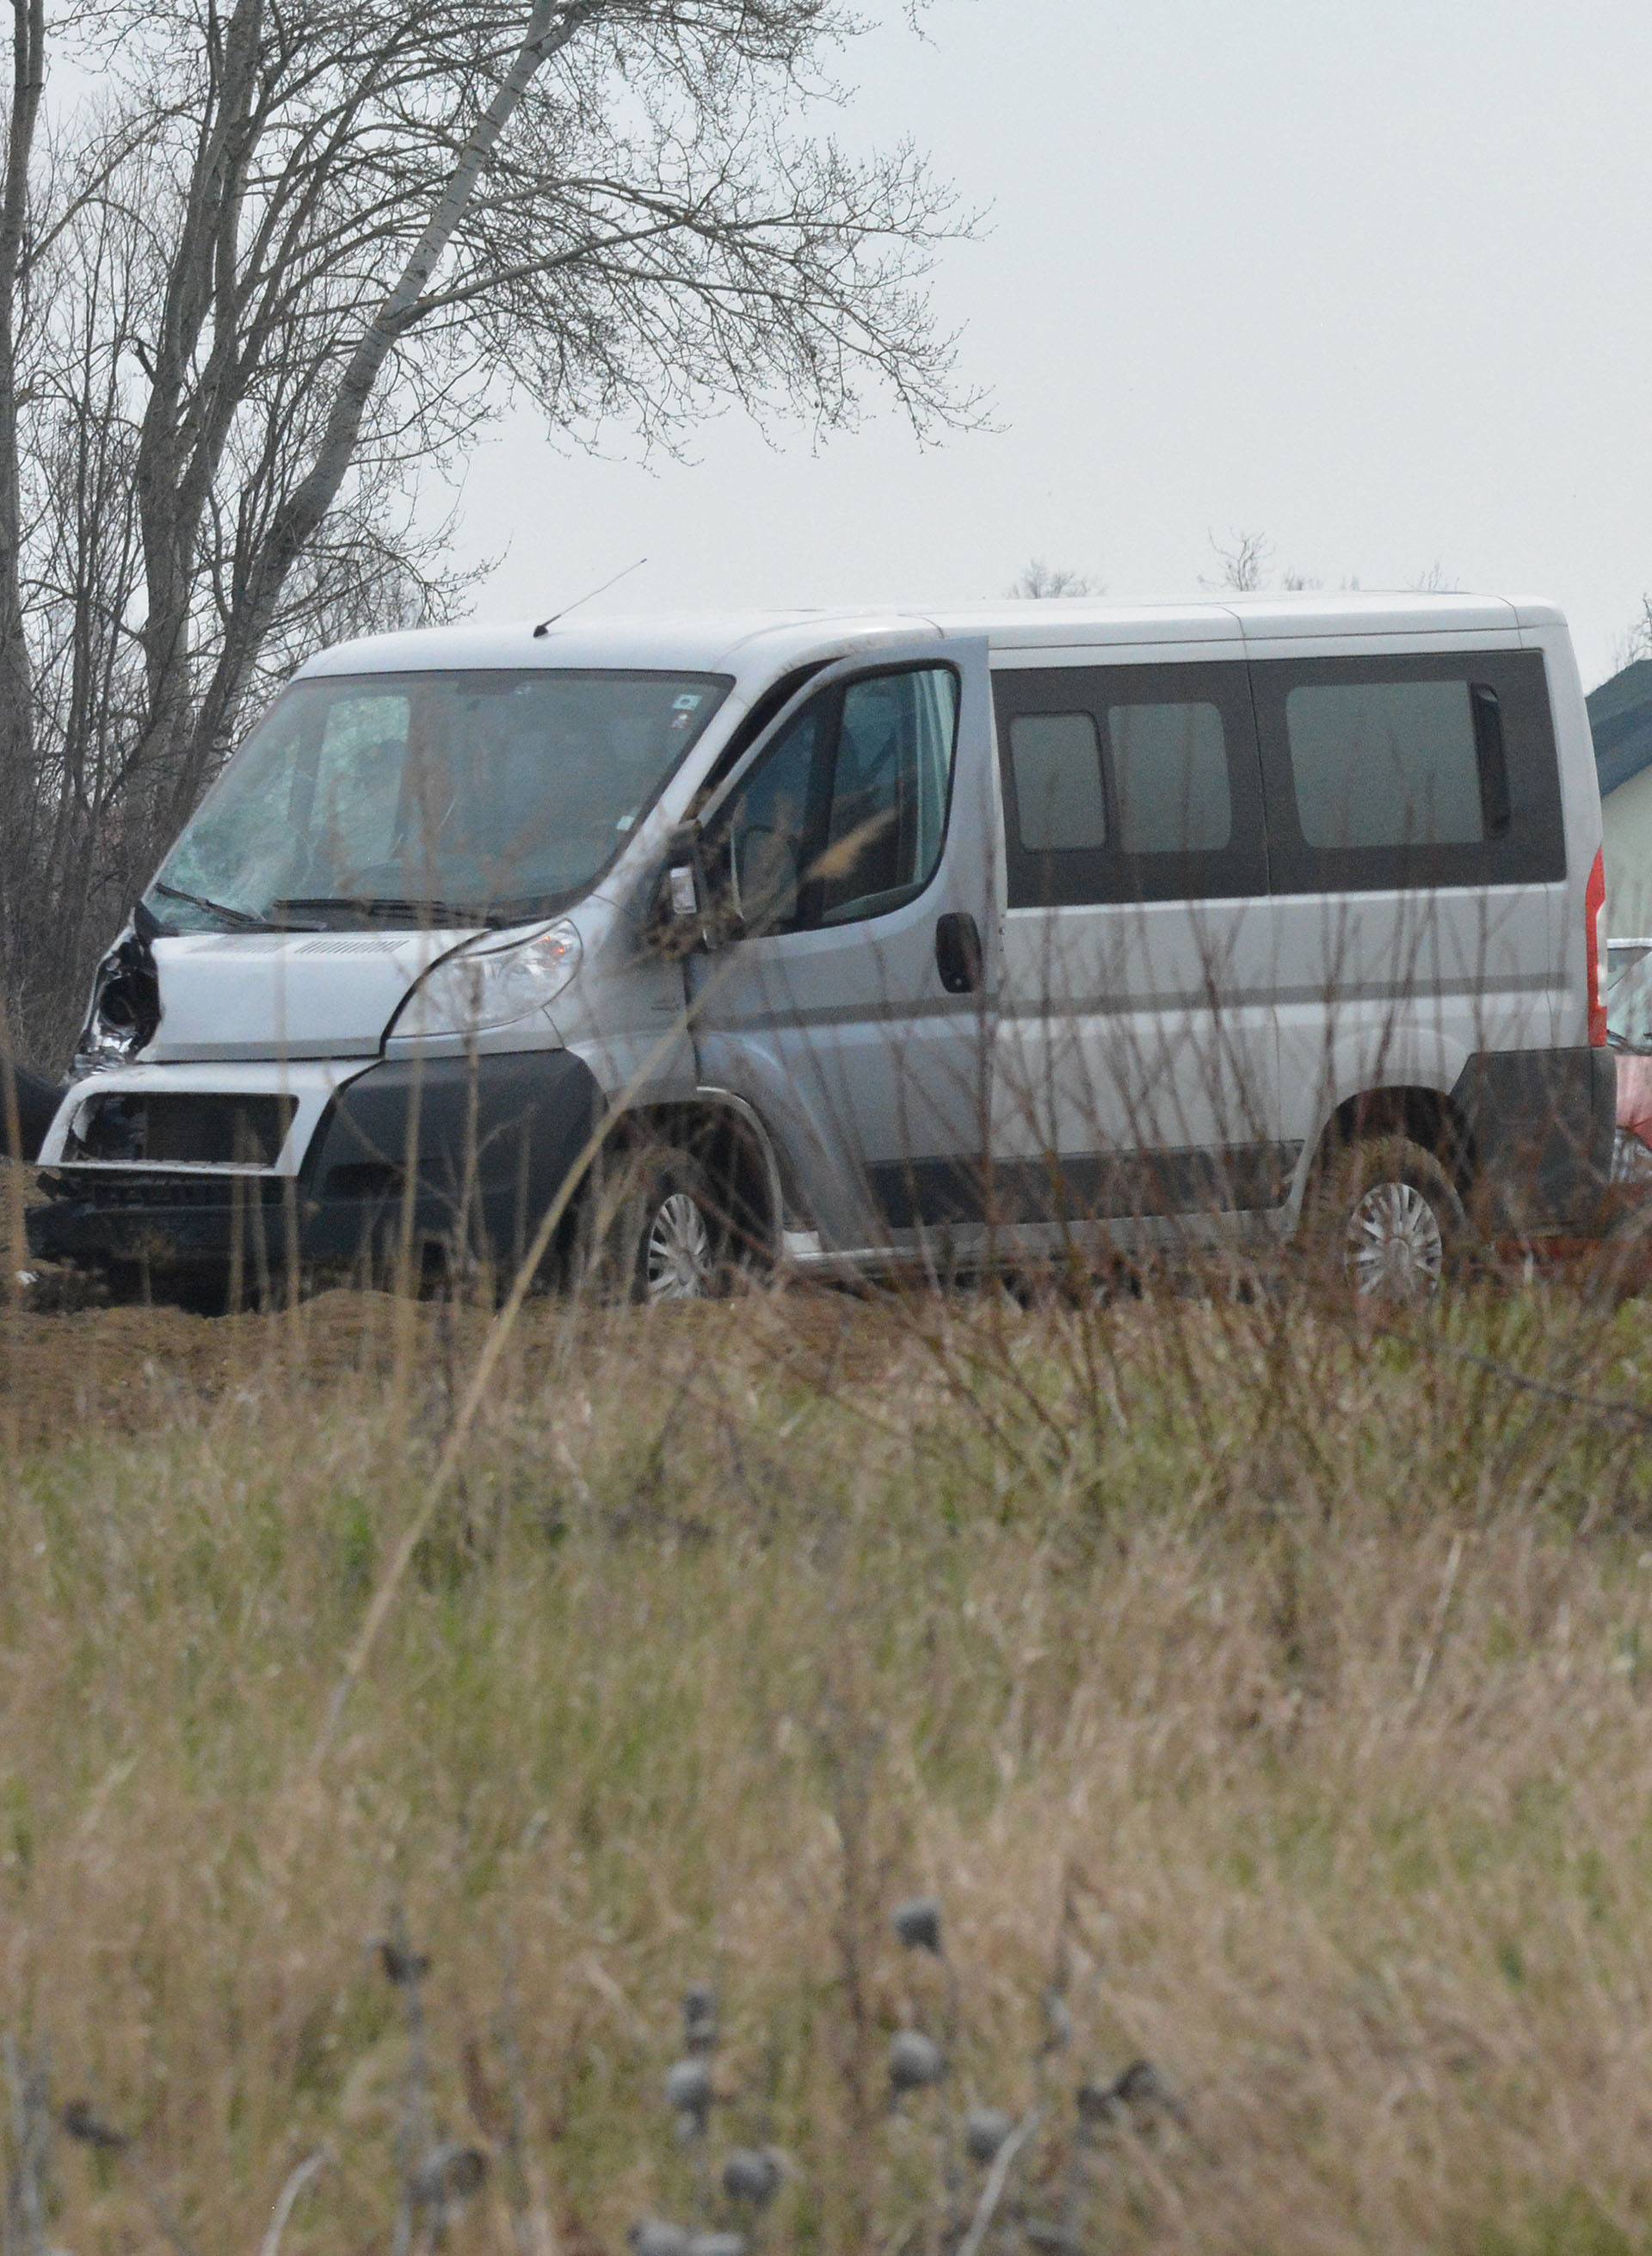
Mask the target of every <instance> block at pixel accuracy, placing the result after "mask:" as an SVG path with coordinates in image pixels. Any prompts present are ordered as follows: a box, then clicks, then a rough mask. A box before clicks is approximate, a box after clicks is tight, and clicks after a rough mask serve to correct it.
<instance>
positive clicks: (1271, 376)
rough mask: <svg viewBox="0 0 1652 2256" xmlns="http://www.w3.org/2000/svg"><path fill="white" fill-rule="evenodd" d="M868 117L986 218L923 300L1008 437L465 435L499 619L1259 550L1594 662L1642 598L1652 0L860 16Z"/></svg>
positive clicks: (1159, 567)
mask: <svg viewBox="0 0 1652 2256" xmlns="http://www.w3.org/2000/svg"><path fill="white" fill-rule="evenodd" d="M876 12H878V13H879V15H880V17H881V18H883V19H884V20H883V22H882V25H881V27H880V28H879V30H878V31H877V32H874V33H873V34H872V36H870V37H869V38H867V39H865V40H864V41H862V42H860V43H859V44H858V46H856V47H855V48H854V49H852V50H851V53H850V56H849V57H848V59H847V69H848V71H849V72H850V73H851V74H852V75H853V78H854V80H855V82H856V84H857V85H858V88H859V89H860V92H859V95H858V99H857V101H856V102H855V104H854V107H853V109H852V111H851V118H850V120H849V122H848V129H847V130H849V132H850V133H851V135H852V136H853V137H856V138H859V139H866V140H870V139H873V138H877V139H881V140H884V141H887V140H890V139H893V137H896V136H898V135H899V134H900V133H901V132H902V131H904V130H911V131H912V133H913V134H914V136H915V137H917V139H918V140H919V141H920V142H921V144H922V145H925V146H927V148H928V150H929V152H931V154H932V156H933V158H934V159H935V163H936V165H937V166H938V168H939V169H940V170H941V171H942V172H943V173H946V174H947V175H948V176H950V178H951V179H952V180H954V181H955V182H956V183H957V187H959V189H960V190H961V192H962V194H963V195H964V198H965V199H966V201H971V202H977V203H983V204H987V203H990V204H991V205H992V218H991V221H990V223H989V228H988V230H987V231H986V233H985V236H983V238H982V239H981V240H979V241H978V242H976V243H965V244H960V245H958V246H957V247H956V248H954V249H952V250H949V251H948V252H947V253H946V254H945V256H944V257H943V261H942V270H941V273H940V276H939V280H938V287H937V302H938V305H939V307H940V310H941V313H942V317H943V319H944V320H946V321H948V322H949V323H950V322H955V321H956V322H957V324H959V325H960V326H961V327H962V328H963V329H964V342H963V370H964V374H965V376H966V377H968V378H969V379H970V380H971V381H972V382H975V383H978V384H981V385H983V386H985V388H986V389H987V390H988V391H990V393H991V395H992V402H993V412H994V420H995V423H996V428H995V429H993V430H992V431H988V432H979V433H972V434H967V435H965V436H962V437H957V438H952V439H946V440H942V441H940V442H938V443H936V444H935V445H933V446H931V447H930V448H919V447H918V446H917V445H916V444H915V443H914V441H913V439H912V438H911V436H910V434H908V433H907V431H906V430H905V429H904V427H902V426H901V425H900V423H899V422H898V421H897V420H896V419H894V418H893V416H892V415H891V414H889V413H887V412H879V413H878V414H876V415H875V416H873V417H872V418H871V419H869V420H868V422H867V424H866V426H865V427H864V428H863V429H862V430H860V431H859V432H858V433H856V434H853V435H850V436H845V437H843V438H840V439H836V440H833V441H829V442H828V443H826V444H825V445H823V446H822V447H821V448H819V449H818V450H815V449H813V448H811V446H810V444H809V442H808V439H807V437H805V436H801V435H799V434H795V433H780V434H776V436H775V437H773V438H772V439H768V440H766V439H765V438H764V437H763V436H762V435H761V434H759V433H758V432H756V431H755V430H754V429H753V428H752V427H751V425H750V424H749V423H747V422H745V420H744V419H741V418H738V417H735V416H728V417H725V418H724V419H722V420H720V421H719V422H717V423H715V424H712V425H710V426H708V427H706V429H705V430H704V432H703V434H702V437H701V439H700V441H699V442H698V444H697V445H696V448H695V459H694V460H693V462H691V463H688V464H675V463H672V462H655V463H654V464H653V465H652V466H651V467H646V466H644V465H642V464H641V463H640V462H638V461H637V460H636V459H635V456H634V455H632V457H631V459H626V452H625V447H624V442H623V440H622V439H621V437H620V435H619V434H614V435H613V437H612V438H611V441H609V452H608V455H607V458H606V459H597V458H596V457H595V456H593V455H573V456H569V455H567V454H562V453H559V452H557V451H556V450H554V448H552V447H550V446H549V445H548V444H547V442H546V441H545V438H544V436H543V434H542V431H541V430H540V427H538V425H537V424H536V423H535V421H534V420H533V419H532V418H529V417H523V416H519V417H512V418H511V419H508V420H507V421H506V422H505V425H504V426H503V427H501V429H500V431H499V433H498V436H497V437H496V438H495V439H494V440H493V441H491V443H490V444H489V445H488V446H487V447H486V448H484V449H483V451H482V452H481V453H480V454H479V455H477V458H476V461H475V462H474V464H473V466H472V468H471V469H470V472H469V476H468V478H467V481H466V483H465V485H464V488H463V490H462V497H461V516H460V546H461V550H462V553H463V554H464V555H465V556H466V557H467V558H471V559H475V558H479V557H482V556H491V555H497V554H498V553H500V552H505V553H504V559H503V561H501V562H500V563H499V564H498V567H497V568H496V569H495V570H494V571H493V572H492V574H491V577H490V578H489V580H488V581H487V582H486V584H485V585H484V587H483V588H481V589H479V590H478V591H477V596H476V599H475V608H476V610H477V613H478V615H479V616H482V617H488V618H510V617H519V616H521V615H522V614H524V613H526V612H535V611H540V610H551V609H553V608H554V606H555V605H556V604H557V603H560V602H562V601H565V600H567V599H568V597H570V596H574V595H577V594H579V593H580V592H581V591H582V589H583V588H585V587H588V586H589V585H590V584H592V583H593V582H596V581H597V580H600V579H602V578H604V577H605V576H606V575H607V574H608V573H610V572H611V571H614V570H617V569H618V568H619V567H621V566H622V565H625V564H626V563H629V562H630V561H631V560H632V558H634V557H636V556H639V555H641V554H644V553H646V555H647V556H648V558H649V563H648V565H647V567H646V570H644V571H641V572H639V573H638V574H636V575H634V576H633V577H632V579H631V580H630V581H629V582H627V583H626V584H625V586H624V587H623V588H621V589H617V590H616V591H615V592H614V594H613V595H612V596H609V597H606V598H604V599H602V608H604V609H610V610H618V609H624V610H653V609H656V608H664V607H667V606H674V605H679V604H682V603H692V604H695V605H698V604H707V603H713V604H715V603H741V604H745V603H844V602H848V603H855V602H860V601H865V600H872V601H884V600H917V601H929V602H947V601H959V602H961V601H973V600H975V599H978V598H982V597H988V598H990V597H992V596H998V595H1001V594H1002V593H1003V592H1004V591H1005V590H1006V588H1007V586H1008V584H1009V582H1010V581H1011V580H1012V579H1013V577H1014V575H1015V574H1016V573H1017V571H1018V570H1019V569H1020V567H1021V566H1022V565H1023V564H1025V563H1026V561H1027V559H1028V558H1029V557H1031V556H1033V555H1034V554H1037V555H1041V556H1043V557H1045V558H1046V559H1048V560H1050V561H1051V562H1054V563H1058V564H1066V565H1070V566H1073V567H1076V568H1082V569H1084V570H1085V571H1088V572H1090V573H1091V574H1092V575H1094V576H1095V577H1096V578H1097V579H1098V581H1100V582H1103V583H1105V587H1106V589H1107V591H1108V593H1109V594H1110V595H1112V596H1116V597H1118V598H1119V599H1120V600H1126V601H1133V600H1151V599H1155V598H1160V597H1164V596H1175V595H1177V594H1182V593H1185V592H1187V591H1189V590H1191V589H1197V583H1198V582H1199V579H1200V577H1201V575H1211V574H1213V573H1215V571H1216V570H1217V569H1218V567H1217V565H1216V563H1215V560H1214V559H1213V557H1212V555H1211V547H1210V541H1211V535H1212V534H1214V535H1215V536H1216V538H1217V539H1218V540H1220V541H1223V542H1225V541H1226V540H1227V539H1228V538H1229V537H1230V536H1231V535H1232V534H1233V533H1236V532H1260V533H1262V534H1263V535H1265V536H1266V537H1267V539H1268V541H1269V542H1270V543H1271V544H1272V548H1273V559H1274V567H1275V568H1276V569H1277V570H1283V569H1285V568H1295V569H1297V570H1299V571H1303V572H1305V573H1308V574H1310V575H1313V576H1315V577H1317V578H1318V579H1320V580H1322V581H1324V582H1325V584H1327V585H1328V586H1331V587H1335V586H1337V585H1338V584H1339V583H1340V582H1342V581H1344V580H1345V579H1348V578H1352V577H1357V578H1358V579H1359V581H1360V582H1361V584H1362V585H1364V586H1366V587H1394V586H1404V585H1408V584H1409V583H1411V582H1414V581H1415V580H1416V579H1418V578H1419V577H1420V576H1421V575H1423V574H1425V573H1427V572H1428V571H1429V570H1430V568H1432V567H1433V566H1435V565H1436V564H1437V565H1438V566H1439V567H1440V568H1441V570H1442V572H1443V573H1444V576H1445V578H1446V579H1447V580H1448V581H1450V582H1454V583H1457V584H1460V585H1462V586H1464V587H1467V588H1473V589H1487V590H1491V591H1493V592H1497V593H1527V594H1540V595H1546V596H1553V597H1555V598H1557V600H1558V601H1559V602H1561V603H1564V605H1565V607H1566V609H1567V610H1568V612H1569V613H1570V615H1571V620H1572V624H1573V629H1574V631H1575V633H1576V636H1577V639H1578V651H1579V656H1580V658H1581V660H1582V664H1583V668H1584V673H1585V680H1587V681H1588V682H1590V683H1592V682H1594V681H1596V680H1599V679H1600V678H1601V677H1602V676H1603V675H1604V674H1605V673H1607V672H1608V671H1610V669H1611V667H1612V666H1613V662H1614V659H1616V658H1617V656H1618V655H1619V654H1620V650H1621V645H1622V643H1623V638H1624V637H1625V635H1626V633H1627V631H1628V630H1629V628H1630V627H1631V625H1632V624H1634V621H1635V620H1636V618H1637V617H1639V614H1640V610H1641V597H1642V596H1643V594H1645V593H1646V592H1648V590H1652V449H1649V448H1648V444H1647V431H1648V399H1649V397H1652V290H1648V287H1647V286H1646V284H1645V280H1644V275H1643V269H1644V265H1645V264H1646V262H1647V260H1648V258H1649V257H1652V137H1649V136H1648V128H1647V123H1646V121H1647V115H1648V95H1649V94H1652V8H1649V7H1648V5H1647V0H1016V4H1015V5H1014V6H1013V7H1006V6H1004V5H1002V4H988V0H935V4H934V6H933V8H932V9H931V11H930V13H929V15H928V18H927V19H926V20H927V25H928V41H927V43H926V42H923V41H920V40H919V39H916V38H915V37H914V35H913V34H912V33H911V32H910V31H908V30H907V29H906V28H905V26H904V23H903V20H902V18H903V11H902V10H901V9H900V7H899V6H896V5H891V4H885V0H877V5H876Z"/></svg>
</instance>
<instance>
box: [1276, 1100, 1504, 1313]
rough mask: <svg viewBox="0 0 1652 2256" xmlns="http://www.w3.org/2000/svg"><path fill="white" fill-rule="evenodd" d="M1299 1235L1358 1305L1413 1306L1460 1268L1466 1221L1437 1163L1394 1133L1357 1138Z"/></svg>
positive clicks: (1329, 1173) (1313, 1198) (1320, 1189)
mask: <svg viewBox="0 0 1652 2256" xmlns="http://www.w3.org/2000/svg"><path fill="white" fill-rule="evenodd" d="M1304 1233H1305V1235H1306V1237H1307V1240H1308V1243H1309V1245H1310V1249H1311V1251H1312V1253H1313V1256H1314V1258H1315V1261H1316V1265H1317V1266H1318V1267H1319V1268H1320V1269H1321V1270H1322V1272H1324V1273H1325V1274H1326V1275H1327V1276H1329V1277H1330V1278H1331V1279H1332V1280H1334V1281H1335V1282H1336V1283H1337V1284H1338V1287H1341V1288H1343V1289H1345V1290H1352V1293H1353V1295H1354V1297H1355V1299H1356V1300H1359V1301H1412V1302H1415V1301H1427V1300H1432V1299H1433V1297H1434V1296H1435V1294H1437V1292H1438V1291H1439V1289H1440V1287H1441V1286H1442V1285H1443V1284H1444V1282H1445V1280H1447V1278H1449V1277H1450V1276H1451V1274H1452V1273H1453V1272H1454V1271H1455V1270H1456V1269H1457V1268H1458V1266H1460V1265H1461V1263H1462V1260H1463V1258H1464V1255H1465V1251H1466V1250H1467V1247H1468V1243H1469V1222H1468V1216H1467V1213H1466V1212H1465V1209H1464V1205H1463V1201H1462V1199H1461V1197H1460V1196H1459V1195H1458V1189H1457V1186H1456V1185H1455V1183H1453V1182H1452V1181H1451V1176H1450V1175H1449V1174H1447V1172H1446V1170H1445V1168H1444V1167H1443V1166H1442V1165H1441V1163H1440V1161H1439V1160H1438V1159H1437V1157H1436V1156H1435V1154H1434V1153H1432V1152H1430V1150H1429V1149H1428V1147H1427V1146H1426V1145H1423V1144H1419V1143H1417V1142H1415V1140H1414V1139H1412V1138H1411V1137H1409V1136H1405V1135H1401V1134H1399V1133H1397V1132H1396V1133H1391V1134H1387V1135H1376V1136H1364V1137H1361V1138H1360V1139H1359V1140H1358V1141H1357V1142H1355V1143H1353V1144H1350V1145H1348V1146H1346V1147H1345V1149H1344V1150H1343V1151H1342V1152H1340V1153H1338V1155H1337V1156H1336V1157H1335V1158H1334V1159H1333V1160H1331V1163H1330V1165H1329V1166H1328V1167H1326V1168H1325V1169H1324V1174H1322V1176H1321V1178H1320V1180H1319V1181H1318V1183H1317V1185H1316V1186H1315V1188H1313V1189H1312V1190H1311V1191H1310V1194H1309V1202H1308V1212H1307V1214H1306V1215H1305V1216H1304Z"/></svg>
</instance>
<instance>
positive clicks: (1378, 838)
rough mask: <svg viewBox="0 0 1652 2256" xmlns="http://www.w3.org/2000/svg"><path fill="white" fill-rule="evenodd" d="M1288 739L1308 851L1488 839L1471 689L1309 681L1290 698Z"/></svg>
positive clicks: (1444, 684)
mask: <svg viewBox="0 0 1652 2256" xmlns="http://www.w3.org/2000/svg"><path fill="white" fill-rule="evenodd" d="M1285 736H1286V740H1287V742H1288V744H1289V746H1290V772H1291V782H1292V786H1293V787H1294V789H1295V794H1296V815H1297V820H1298V821H1300V822H1301V824H1302V833H1303V839H1304V840H1305V841H1306V842H1307V843H1308V844H1309V845H1310V846H1423V845H1428V846H1472V845H1478V844H1479V842H1480V840H1481V839H1483V838H1484V837H1485V835H1486V823H1485V817H1484V815H1483V814H1482V812H1481V808H1480V776H1479V753H1478V750H1477V747H1476V744H1475V735H1474V708H1473V704H1472V701H1471V695H1470V689H1469V685H1468V683H1467V682H1465V681H1325V682H1312V683H1310V682H1304V683H1303V684H1302V685H1301V686H1300V687H1297V688H1295V689H1291V690H1288V691H1287V692H1286V694H1285Z"/></svg>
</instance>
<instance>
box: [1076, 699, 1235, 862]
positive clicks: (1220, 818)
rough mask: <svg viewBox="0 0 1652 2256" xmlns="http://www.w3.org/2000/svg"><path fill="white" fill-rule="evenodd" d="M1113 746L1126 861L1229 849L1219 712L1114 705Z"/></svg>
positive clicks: (1228, 797)
mask: <svg viewBox="0 0 1652 2256" xmlns="http://www.w3.org/2000/svg"><path fill="white" fill-rule="evenodd" d="M1107 742H1108V744H1110V745H1111V746H1112V765H1113V774H1114V776H1115V777H1116V778H1117V779H1118V786H1119V843H1120V845H1121V846H1122V847H1123V848H1124V850H1125V852H1126V854H1212V853H1215V852H1217V851H1218V850H1219V849H1220V848H1222V847H1224V846H1225V845H1226V844H1227V842H1228V841H1229V839H1230V838H1231V837H1232V835H1233V800H1232V792H1231V791H1230V789H1229V787H1228V779H1227V745H1226V743H1225V739H1224V737H1223V734H1222V716H1221V714H1220V712H1219V711H1218V709H1217V708H1216V707H1215V706H1214V705H1206V704H1203V703H1200V704H1192V703H1170V702H1166V703H1164V704H1158V703H1154V704H1144V705H1110V706H1109V707H1108V708H1107Z"/></svg>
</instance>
